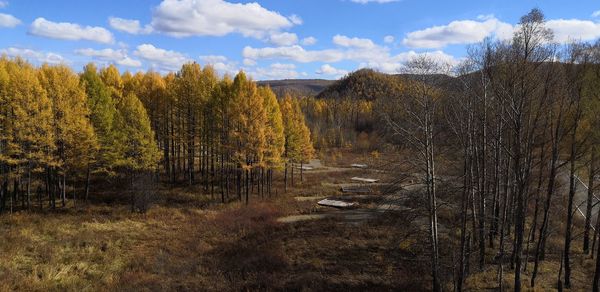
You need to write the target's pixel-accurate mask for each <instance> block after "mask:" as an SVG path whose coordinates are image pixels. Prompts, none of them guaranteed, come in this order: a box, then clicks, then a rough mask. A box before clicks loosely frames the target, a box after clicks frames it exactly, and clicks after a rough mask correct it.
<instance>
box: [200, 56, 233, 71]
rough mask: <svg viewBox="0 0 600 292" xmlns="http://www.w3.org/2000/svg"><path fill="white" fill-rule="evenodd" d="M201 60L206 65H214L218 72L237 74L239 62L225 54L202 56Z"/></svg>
mask: <svg viewBox="0 0 600 292" xmlns="http://www.w3.org/2000/svg"><path fill="white" fill-rule="evenodd" d="M200 60H201V61H202V62H203V63H204V64H205V65H210V66H212V67H213V68H214V69H215V70H216V71H217V72H219V73H221V74H229V75H235V74H236V73H237V72H238V70H239V68H238V66H237V63H235V62H231V61H229V60H228V59H227V57H225V56H220V55H208V56H200Z"/></svg>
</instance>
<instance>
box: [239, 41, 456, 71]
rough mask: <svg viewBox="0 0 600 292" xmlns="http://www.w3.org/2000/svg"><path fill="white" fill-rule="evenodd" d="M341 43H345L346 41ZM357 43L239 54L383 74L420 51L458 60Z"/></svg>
mask: <svg viewBox="0 0 600 292" xmlns="http://www.w3.org/2000/svg"><path fill="white" fill-rule="evenodd" d="M350 40H351V39H350ZM340 43H344V44H346V43H345V42H340ZM358 43H360V44H361V45H358V46H357V45H356V43H355V42H354V41H350V42H348V43H347V44H346V45H347V47H341V48H338V49H329V50H306V49H304V48H302V47H301V46H298V45H296V46H288V47H275V48H273V47H266V48H252V47H245V48H244V50H243V51H242V55H243V56H244V58H246V59H250V60H253V61H256V60H260V59H271V60H289V61H294V62H299V63H311V62H323V63H335V62H340V61H353V62H357V63H359V64H361V67H370V68H374V69H377V70H380V71H383V72H386V73H397V72H398V70H399V69H400V68H402V66H403V64H404V63H405V62H406V61H408V60H410V59H412V58H414V57H416V56H419V55H422V54H427V55H429V56H430V57H432V58H434V59H436V60H438V61H442V62H446V63H449V64H451V65H456V64H457V63H458V60H456V59H455V58H454V57H453V56H451V55H448V54H446V53H444V52H442V51H439V50H438V51H434V52H425V53H417V52H415V51H409V52H402V53H399V54H395V55H394V54H391V53H390V49H389V48H387V47H382V46H378V45H375V44H373V45H372V46H371V45H370V44H369V45H366V44H367V42H364V43H363V42H358ZM322 71H323V70H322Z"/></svg>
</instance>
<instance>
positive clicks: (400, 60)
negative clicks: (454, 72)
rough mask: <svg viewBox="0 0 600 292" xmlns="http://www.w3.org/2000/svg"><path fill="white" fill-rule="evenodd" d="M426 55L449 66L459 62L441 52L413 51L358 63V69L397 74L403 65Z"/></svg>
mask: <svg viewBox="0 0 600 292" xmlns="http://www.w3.org/2000/svg"><path fill="white" fill-rule="evenodd" d="M423 55H426V56H428V57H429V58H432V59H433V60H435V61H437V62H439V63H442V64H448V65H449V66H456V65H458V63H459V60H457V59H456V58H454V56H452V55H448V54H446V53H444V52H443V51H439V50H438V51H433V52H424V53H417V52H415V51H408V52H402V53H400V54H397V55H394V56H391V57H389V58H387V59H381V60H370V61H367V62H362V63H360V65H359V67H360V68H372V69H376V70H378V71H381V72H384V73H390V74H394V73H399V72H401V71H402V69H403V68H404V64H405V63H406V62H408V61H410V60H413V59H414V58H417V57H419V56H423Z"/></svg>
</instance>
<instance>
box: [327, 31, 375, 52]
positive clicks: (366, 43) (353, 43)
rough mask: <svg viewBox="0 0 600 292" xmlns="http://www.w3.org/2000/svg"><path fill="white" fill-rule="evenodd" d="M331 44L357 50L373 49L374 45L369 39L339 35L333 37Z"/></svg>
mask: <svg viewBox="0 0 600 292" xmlns="http://www.w3.org/2000/svg"><path fill="white" fill-rule="evenodd" d="M333 43H334V44H336V45H338V46H342V47H354V48H359V49H371V48H374V47H375V43H373V41H371V40H370V39H361V38H349V37H347V36H344V35H339V34H338V35H336V36H334V37H333Z"/></svg>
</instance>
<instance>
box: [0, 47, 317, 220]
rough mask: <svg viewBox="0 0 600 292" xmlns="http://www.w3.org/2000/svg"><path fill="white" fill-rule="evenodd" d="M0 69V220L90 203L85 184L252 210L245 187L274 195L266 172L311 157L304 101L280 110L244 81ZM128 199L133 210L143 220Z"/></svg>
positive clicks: (191, 72) (22, 66)
mask: <svg viewBox="0 0 600 292" xmlns="http://www.w3.org/2000/svg"><path fill="white" fill-rule="evenodd" d="M0 62H1V63H0V64H1V65H2V66H1V67H0V68H2V69H1V71H0V72H1V76H2V79H1V80H2V83H0V84H1V86H0V89H1V90H2V91H1V92H2V94H1V96H2V105H3V106H2V115H1V116H0V120H1V124H2V128H1V133H2V136H1V137H2V138H1V140H0V141H1V143H0V145H2V147H1V148H0V150H1V154H2V156H0V158H1V160H0V163H1V164H0V165H1V167H0V169H1V170H2V173H1V174H0V176H1V177H2V183H1V185H2V191H1V192H0V194H1V196H0V212H6V211H8V210H10V211H11V212H12V211H13V210H15V209H17V208H18V209H30V208H39V209H41V208H44V206H45V205H46V204H47V205H49V207H50V208H55V207H56V201H57V200H58V201H59V202H60V204H62V206H63V207H64V206H65V201H66V199H67V190H68V189H69V188H71V189H73V191H72V192H71V193H72V196H73V197H72V199H73V201H76V200H77V199H78V198H77V197H76V194H78V193H79V194H81V198H79V199H80V200H87V199H88V197H89V193H90V187H92V186H90V182H91V177H93V176H94V177H98V176H105V175H108V176H112V177H118V178H124V179H126V180H128V181H130V182H131V183H133V182H134V181H135V180H136V179H139V177H144V176H145V177H146V178H148V177H151V179H152V180H154V181H157V182H164V183H169V184H181V183H183V182H185V184H189V185H192V184H196V183H201V184H202V186H203V188H204V190H205V191H209V190H210V194H211V197H214V196H215V195H219V196H220V200H221V201H222V202H223V203H224V202H225V201H226V200H229V199H230V198H231V197H232V196H233V195H235V198H237V199H239V200H242V197H243V194H244V193H245V199H246V203H247V202H248V199H249V198H248V192H249V183H250V180H252V182H251V183H252V189H254V185H257V188H258V190H259V191H260V192H261V194H262V195H264V194H265V193H270V191H271V189H270V182H271V180H272V176H271V172H272V171H273V170H276V169H277V170H280V169H284V170H285V172H286V173H287V169H288V167H287V164H288V163H296V162H297V163H300V162H302V161H306V160H307V159H309V158H311V157H312V155H313V153H314V149H313V147H312V144H311V141H310V132H309V129H308V128H307V126H306V125H305V122H304V116H303V114H302V113H301V110H300V105H299V101H298V100H297V99H294V98H291V97H289V96H287V97H285V98H282V99H281V100H279V101H278V100H277V98H276V97H275V94H274V93H273V92H272V91H271V90H270V89H269V88H268V87H257V85H256V84H255V83H254V82H253V81H251V80H248V79H247V77H246V76H245V74H244V73H243V72H240V73H239V74H238V75H237V76H235V78H234V79H233V80H232V79H230V78H229V77H225V78H222V79H220V78H219V77H218V76H217V74H216V73H215V71H214V70H213V69H212V68H211V67H206V68H204V69H202V68H200V66H199V65H198V64H197V63H189V64H185V65H184V66H183V67H182V68H181V70H180V71H179V72H177V74H174V73H173V74H169V75H166V76H161V75H160V74H158V73H156V72H147V73H145V74H144V73H137V74H135V75H132V74H131V73H129V72H125V73H124V74H123V75H121V74H120V73H119V71H118V69H117V68H116V67H115V66H108V67H106V68H102V69H100V70H98V69H97V68H96V67H95V66H94V64H88V65H87V66H86V67H85V68H84V70H83V72H82V73H81V74H80V75H78V74H76V73H74V72H73V71H72V70H71V69H69V68H68V67H66V66H49V65H44V66H42V67H40V68H35V67H33V66H31V65H30V64H28V63H27V62H25V61H23V60H21V59H14V60H11V59H8V58H6V57H3V58H2V59H1V60H0ZM254 180H256V183H255V181H254ZM75 190H77V191H75ZM134 195H135V194H134V193H132V198H131V200H132V201H131V203H132V206H131V207H132V210H140V211H143V210H144V209H145V206H144V205H145V199H144V198H143V197H142V198H135V196H134ZM137 204H141V205H139V206H138V205H137Z"/></svg>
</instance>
